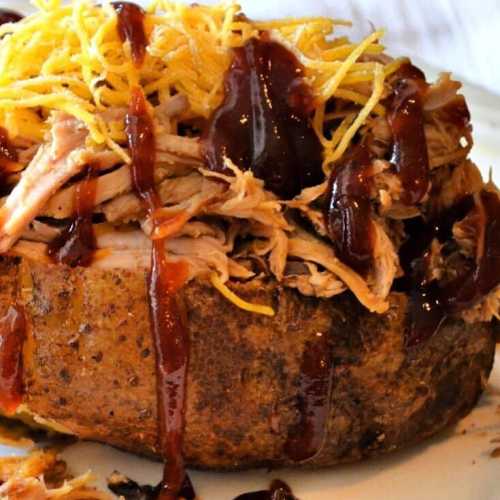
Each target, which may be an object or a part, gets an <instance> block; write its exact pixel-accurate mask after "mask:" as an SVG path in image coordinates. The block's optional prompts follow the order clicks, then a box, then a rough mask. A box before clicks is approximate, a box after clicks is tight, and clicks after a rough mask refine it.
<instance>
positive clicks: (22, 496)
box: [0, 450, 112, 500]
mask: <svg viewBox="0 0 500 500" xmlns="http://www.w3.org/2000/svg"><path fill="white" fill-rule="evenodd" d="M92 479H93V477H92V475H91V474H90V472H87V473H86V474H83V475H81V476H79V477H76V478H71V477H70V476H68V474H67V470H66V464H65V463H64V462H63V461H61V460H59V459H58V457H57V453H56V452H55V451H52V450H34V451H32V452H31V453H30V454H29V455H28V456H26V457H6V458H1V459H0V499H2V500H56V499H60V500H111V498H112V497H111V495H110V494H108V493H106V492H103V491H98V490H97V489H95V488H93V487H91V486H90V483H91V481H92Z"/></svg>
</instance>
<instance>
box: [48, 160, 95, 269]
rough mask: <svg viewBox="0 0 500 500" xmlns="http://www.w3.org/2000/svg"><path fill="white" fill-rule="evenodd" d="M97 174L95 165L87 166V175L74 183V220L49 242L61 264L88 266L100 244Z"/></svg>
mask: <svg viewBox="0 0 500 500" xmlns="http://www.w3.org/2000/svg"><path fill="white" fill-rule="evenodd" d="M96 188H97V178H96V177H95V172H94V168H93V167H92V166H91V165H90V166H87V168H86V171H85V178H84V180H83V181H81V182H79V183H78V184H77V185H76V187H75V200H74V204H75V208H76V210H75V215H74V217H73V220H72V222H71V224H70V225H69V226H68V227H67V228H66V229H65V230H64V231H63V232H62V233H61V235H60V236H58V237H57V238H55V239H54V240H53V241H51V242H50V243H49V246H48V255H49V257H50V258H51V259H52V260H53V261H54V262H56V263H58V264H66V265H68V266H71V267H76V266H88V265H90V264H91V263H92V259H93V257H94V252H95V250H96V248H97V243H96V238H95V234H94V227H93V225H92V214H93V212H94V205H95V197H96Z"/></svg>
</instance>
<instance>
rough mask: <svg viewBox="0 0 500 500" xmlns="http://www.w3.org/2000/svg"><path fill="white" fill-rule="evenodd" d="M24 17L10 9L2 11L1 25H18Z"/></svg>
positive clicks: (0, 13)
mask: <svg viewBox="0 0 500 500" xmlns="http://www.w3.org/2000/svg"><path fill="white" fill-rule="evenodd" d="M23 17H24V16H22V15H21V14H19V13H18V12H15V11H13V10H10V9H0V25H2V24H7V23H17V22H18V21H20V20H21V19H22V18H23Z"/></svg>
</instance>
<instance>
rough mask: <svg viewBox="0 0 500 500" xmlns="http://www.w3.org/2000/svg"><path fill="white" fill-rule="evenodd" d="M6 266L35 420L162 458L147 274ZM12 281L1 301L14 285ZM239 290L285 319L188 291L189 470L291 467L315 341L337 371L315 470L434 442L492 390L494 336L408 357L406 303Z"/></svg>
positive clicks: (451, 340)
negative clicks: (288, 447) (20, 315)
mask: <svg viewBox="0 0 500 500" xmlns="http://www.w3.org/2000/svg"><path fill="white" fill-rule="evenodd" d="M2 265H3V266H4V267H5V266H6V268H8V269H9V273H10V274H9V273H4V274H6V275H7V274H8V276H9V277H10V281H12V280H17V283H19V285H20V286H18V293H19V295H20V298H21V301H22V302H23V303H24V305H25V310H26V316H27V324H28V331H27V340H26V344H25V351H24V362H25V384H26V395H25V403H26V404H27V406H28V407H29V409H30V410H31V411H33V412H35V413H36V414H39V415H41V416H42V417H44V418H50V419H53V420H54V421H56V422H57V423H59V424H62V425H64V426H65V427H66V428H68V429H69V430H71V432H73V433H75V434H76V435H78V436H79V437H81V438H83V439H91V440H96V441H102V442H105V443H109V444H112V445H114V446H117V447H120V448H124V449H127V450H130V451H133V452H136V453H141V454H149V455H155V454H156V453H157V450H156V439H157V423H156V396H155V370H154V352H153V347H152V343H151V335H150V328H149V316H148V307H147V302H146V272H135V271H134V272H131V271H127V270H115V271H103V270H97V269H76V270H75V269H69V268H67V267H64V266H47V265H42V264H36V263H33V262H28V261H23V262H21V263H20V264H19V265H18V264H15V263H12V262H11V263H8V262H6V261H4V263H3V264H2ZM16 274H17V276H16ZM4 281H5V282H4ZM4 281H2V290H1V291H0V293H1V294H2V297H3V298H4V300H5V295H6V294H8V293H9V291H10V292H12V289H13V287H12V285H9V283H10V282H9V280H7V279H5V280H4ZM8 282H9V283H8ZM9 286H10V288H9ZM233 288H234V289H235V291H236V292H237V293H238V294H240V295H241V296H243V297H244V298H246V299H247V300H251V301H256V302H257V301H258V302H260V303H266V304H270V305H272V306H273V307H274V309H275V310H276V312H277V314H276V316H275V317H274V318H268V317H263V316H259V315H256V314H250V313H247V312H245V311H242V310H240V309H237V308H236V307H234V306H233V305H232V304H230V303H229V302H227V301H226V300H225V299H224V298H223V297H222V296H221V295H219V294H218V292H217V291H216V290H214V289H213V287H211V286H210V285H209V284H208V283H204V282H202V281H199V282H195V283H191V284H189V285H188V286H187V287H186V288H185V289H184V290H183V292H182V299H183V301H184V303H185V306H186V310H187V314H188V318H189V329H190V339H191V360H190V371H189V380H188V396H187V412H186V432H185V439H184V454H185V457H186V461H187V463H188V464H189V465H191V466H193V467H200V468H210V469H239V468H247V467H253V466H260V465H272V466H277V465H290V463H289V461H288V460H287V458H286V456H285V455H284V453H283V447H284V443H285V441H286V437H287V433H288V429H289V428H290V427H291V426H292V425H293V424H294V423H295V422H296V420H297V418H298V413H297V410H296V402H297V401H296V396H297V385H298V375H299V370H300V363H301V358H302V353H303V349H304V345H305V343H306V342H307V341H308V340H310V339H311V338H312V337H313V336H314V335H315V333H316V332H318V331H321V332H326V333H327V334H328V336H329V340H330V344H331V348H332V353H333V357H334V366H335V372H334V381H333V387H332V394H331V401H332V404H331V411H330V416H329V420H328V429H327V437H326V442H325V446H324V448H323V449H322V451H321V452H320V453H319V454H318V455H317V456H316V457H314V458H313V459H312V460H311V461H309V462H308V463H307V465H309V466H326V465H333V464H337V463H342V462H350V461H356V460H359V459H362V458H366V457H371V456H375V455H379V454H382V453H385V452H388V451H391V450H396V449H399V448H402V447H404V446H407V445H409V444H411V443H415V442H418V441H420V440H422V439H424V438H426V437H427V436H430V435H432V434H435V433H436V432H438V431H440V430H441V429H443V428H445V427H447V426H449V425H451V424H453V423H455V422H456V421H457V420H459V419H460V418H461V417H463V416H464V415H465V414H466V413H467V412H469V411H470V410H471V408H472V407H473V406H474V404H475V403H476V401H477V399H478V397H479V395H480V394H481V392H482V390H483V388H484V386H485V384H486V382H487V378H488V375H489V373H490V370H491V367H492V363H493V357H494V350H495V343H494V339H493V331H492V327H491V325H487V324H478V325H466V324H465V323H463V322H461V321H456V320H449V321H448V322H447V323H446V324H445V326H444V327H443V328H442V329H441V330H440V331H439V333H438V334H437V335H435V336H434V337H433V338H432V339H431V340H430V341H428V342H427V343H425V344H424V345H422V346H419V347H416V348H414V349H412V350H410V351H406V350H405V349H404V347H403V331H404V320H405V311H406V303H407V302H406V297H405V296H404V295H401V294H393V295H392V296H391V308H390V310H389V312H388V313H387V314H385V315H383V316H379V315H375V314H370V313H369V312H367V311H366V310H364V309H363V307H362V306H360V305H359V304H358V302H357V301H356V299H355V298H353V297H352V296H350V295H349V294H343V295H342V296H339V297H337V298H335V299H333V300H316V299H311V298H307V297H302V296H299V295H298V294H297V293H295V292H294V291H291V290H288V289H283V288H281V287H280V286H278V285H277V284H276V283H274V282H269V283H265V282H259V283H255V282H254V283H249V284H235V285H234V286H233ZM2 307H3V306H2Z"/></svg>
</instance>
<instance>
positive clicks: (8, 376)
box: [0, 306, 25, 415]
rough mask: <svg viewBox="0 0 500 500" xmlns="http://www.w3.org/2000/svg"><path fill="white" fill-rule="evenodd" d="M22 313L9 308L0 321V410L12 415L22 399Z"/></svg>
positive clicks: (23, 327) (20, 310)
mask: <svg viewBox="0 0 500 500" xmlns="http://www.w3.org/2000/svg"><path fill="white" fill-rule="evenodd" d="M24 337H25V321H24V312H23V309H22V308H21V307H20V306H10V307H9V309H8V310H7V312H6V314H5V316H4V317H3V318H2V319H0V410H2V411H3V412H5V413H6V414H8V415H9V414H12V413H14V412H15V411H16V409H17V407H18V406H19V404H21V401H22V397H23V356H22V353H23V342H24Z"/></svg>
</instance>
